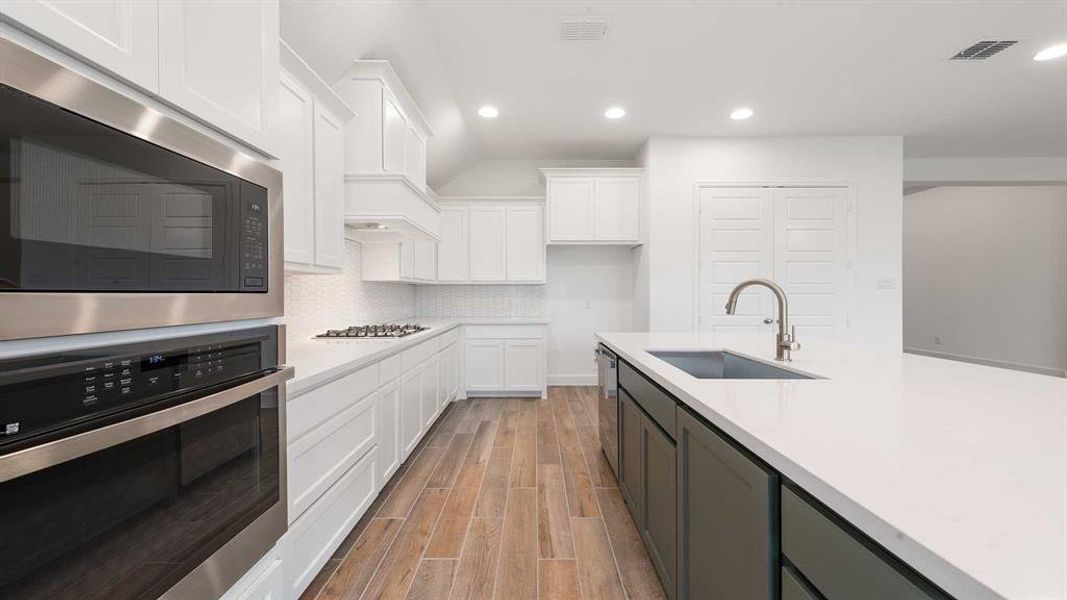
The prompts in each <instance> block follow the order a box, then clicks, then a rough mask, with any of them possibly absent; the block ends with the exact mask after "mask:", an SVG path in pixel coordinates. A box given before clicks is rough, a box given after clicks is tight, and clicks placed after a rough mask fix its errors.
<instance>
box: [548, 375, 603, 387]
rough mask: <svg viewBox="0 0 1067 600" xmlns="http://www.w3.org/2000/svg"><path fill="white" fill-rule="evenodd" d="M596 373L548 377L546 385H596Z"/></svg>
mask: <svg viewBox="0 0 1067 600" xmlns="http://www.w3.org/2000/svg"><path fill="white" fill-rule="evenodd" d="M596 384H597V374H596V373H572V374H567V375H549V376H548V385H596Z"/></svg>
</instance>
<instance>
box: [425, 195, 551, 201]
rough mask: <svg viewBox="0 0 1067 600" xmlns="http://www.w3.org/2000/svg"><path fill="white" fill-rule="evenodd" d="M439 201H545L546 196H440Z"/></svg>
mask: <svg viewBox="0 0 1067 600" xmlns="http://www.w3.org/2000/svg"><path fill="white" fill-rule="evenodd" d="M437 200H438V202H445V203H448V202H504V203H519V202H538V203H544V202H545V197H544V196H438V197H437Z"/></svg>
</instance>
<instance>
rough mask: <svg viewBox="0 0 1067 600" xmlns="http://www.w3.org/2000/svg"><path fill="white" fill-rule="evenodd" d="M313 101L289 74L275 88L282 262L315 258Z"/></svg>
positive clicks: (303, 261) (310, 260)
mask: <svg viewBox="0 0 1067 600" xmlns="http://www.w3.org/2000/svg"><path fill="white" fill-rule="evenodd" d="M314 110H315V108H314V100H313V99H312V97H311V94H310V93H309V92H308V91H307V90H306V89H304V87H303V86H302V85H300V84H299V83H297V81H296V80H295V79H293V78H292V76H290V75H289V74H288V73H285V72H282V73H281V74H280V76H279V86H278V126H277V137H278V159H279V160H280V162H281V164H280V165H279V166H280V168H281V170H282V173H283V174H284V177H283V178H282V197H283V198H284V202H283V207H284V212H285V219H284V223H285V262H287V263H295V264H297V265H310V264H311V263H312V262H314V259H315V224H314V216H315V190H314V182H313V179H312V177H313V171H314V158H313V157H314V151H315V144H314V141H313V138H314Z"/></svg>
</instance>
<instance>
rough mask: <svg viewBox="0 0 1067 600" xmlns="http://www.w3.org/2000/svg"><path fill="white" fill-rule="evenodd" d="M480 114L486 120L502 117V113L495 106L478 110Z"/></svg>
mask: <svg viewBox="0 0 1067 600" xmlns="http://www.w3.org/2000/svg"><path fill="white" fill-rule="evenodd" d="M478 114H479V115H481V116H483V117H485V118H486V119H495V118H497V117H498V116H499V115H500V111H499V110H497V109H496V107H495V106H483V107H481V108H479V109H478Z"/></svg>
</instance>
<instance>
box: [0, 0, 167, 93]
mask: <svg viewBox="0 0 1067 600" xmlns="http://www.w3.org/2000/svg"><path fill="white" fill-rule="evenodd" d="M158 11H159V4H158V3H157V2H154V1H151V0H96V1H94V2H69V1H68V2H57V1H48V0H5V1H4V2H0V13H2V14H3V15H4V16H5V17H7V18H9V19H11V20H12V21H15V22H17V23H18V24H19V25H21V26H22V27H25V28H27V29H29V30H31V31H33V32H35V33H36V34H37V35H39V36H41V37H44V38H47V39H48V40H51V41H52V42H54V43H56V44H58V45H59V46H62V47H64V48H66V49H67V50H69V51H70V52H71V53H73V54H76V55H78V56H79V57H81V58H82V59H84V60H86V61H87V62H90V63H93V64H94V65H96V66H98V67H100V68H101V69H103V70H105V71H109V72H110V73H112V74H113V75H116V76H118V77H120V78H122V79H125V80H127V81H129V82H130V83H133V84H134V85H137V86H139V87H141V88H144V89H145V90H147V91H150V92H158V91H159V38H158V35H157V28H158V22H159V16H158Z"/></svg>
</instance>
